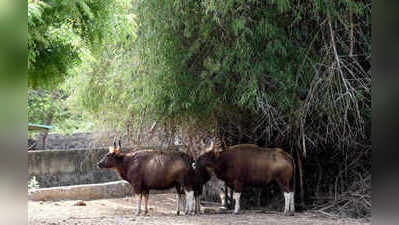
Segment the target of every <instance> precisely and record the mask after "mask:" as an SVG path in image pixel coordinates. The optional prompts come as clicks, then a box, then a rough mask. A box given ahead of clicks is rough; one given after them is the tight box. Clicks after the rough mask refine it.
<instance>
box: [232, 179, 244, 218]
mask: <svg viewBox="0 0 399 225" xmlns="http://www.w3.org/2000/svg"><path fill="white" fill-rule="evenodd" d="M232 189H233V190H234V192H233V199H234V201H235V206H234V214H238V213H239V211H240V196H241V192H242V191H243V184H242V183H241V182H239V181H234V183H233V188H232Z"/></svg>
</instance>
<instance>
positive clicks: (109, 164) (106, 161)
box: [97, 139, 123, 168]
mask: <svg viewBox="0 0 399 225" xmlns="http://www.w3.org/2000/svg"><path fill="white" fill-rule="evenodd" d="M120 151H121V141H120V140H119V144H118V146H116V140H115V139H114V144H113V146H111V147H109V152H108V153H107V154H106V155H105V156H104V157H103V158H102V159H101V160H100V161H99V162H98V163H97V166H98V167H99V168H115V167H118V165H121V163H122V160H123V157H122V155H121V154H120Z"/></svg>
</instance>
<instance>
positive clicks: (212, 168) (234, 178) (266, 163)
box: [196, 143, 295, 215]
mask: <svg viewBox="0 0 399 225" xmlns="http://www.w3.org/2000/svg"><path fill="white" fill-rule="evenodd" d="M196 165H197V167H198V169H201V168H206V170H207V171H208V172H209V173H211V174H215V175H216V177H217V178H219V179H221V180H223V181H225V182H226V184H227V186H228V187H229V188H231V189H233V191H234V193H233V199H234V200H235V207H234V213H235V214H237V213H238V212H239V210H240V195H241V192H242V191H243V189H244V187H245V186H248V185H252V186H264V185H266V184H268V183H269V182H270V181H272V180H275V181H276V182H277V183H278V184H279V186H280V188H281V190H282V191H283V192H284V198H285V207H284V214H286V215H293V214H294V211H295V208H294V192H293V188H292V185H290V181H291V179H292V178H293V177H294V175H295V174H294V172H295V165H294V161H293V159H292V157H291V156H290V155H289V154H288V153H286V152H284V151H283V150H282V149H279V148H260V147H258V146H256V145H253V144H240V145H235V146H232V147H230V148H229V149H227V150H224V151H221V152H215V146H214V144H213V143H212V144H211V147H209V148H208V149H207V150H206V151H205V152H204V153H202V154H201V155H200V157H199V158H198V160H197V162H196Z"/></svg>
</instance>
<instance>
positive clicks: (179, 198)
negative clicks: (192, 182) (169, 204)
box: [176, 185, 185, 215]
mask: <svg viewBox="0 0 399 225" xmlns="http://www.w3.org/2000/svg"><path fill="white" fill-rule="evenodd" d="M176 193H177V194H176V195H177V201H176V215H180V210H182V209H184V207H185V204H184V202H183V200H184V198H183V193H182V189H181V186H180V185H176Z"/></svg>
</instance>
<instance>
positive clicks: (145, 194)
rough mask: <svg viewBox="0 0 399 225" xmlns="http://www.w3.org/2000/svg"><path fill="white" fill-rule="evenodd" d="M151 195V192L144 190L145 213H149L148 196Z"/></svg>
mask: <svg viewBox="0 0 399 225" xmlns="http://www.w3.org/2000/svg"><path fill="white" fill-rule="evenodd" d="M149 196H150V192H149V191H148V190H146V191H144V215H147V213H148V197H149Z"/></svg>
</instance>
